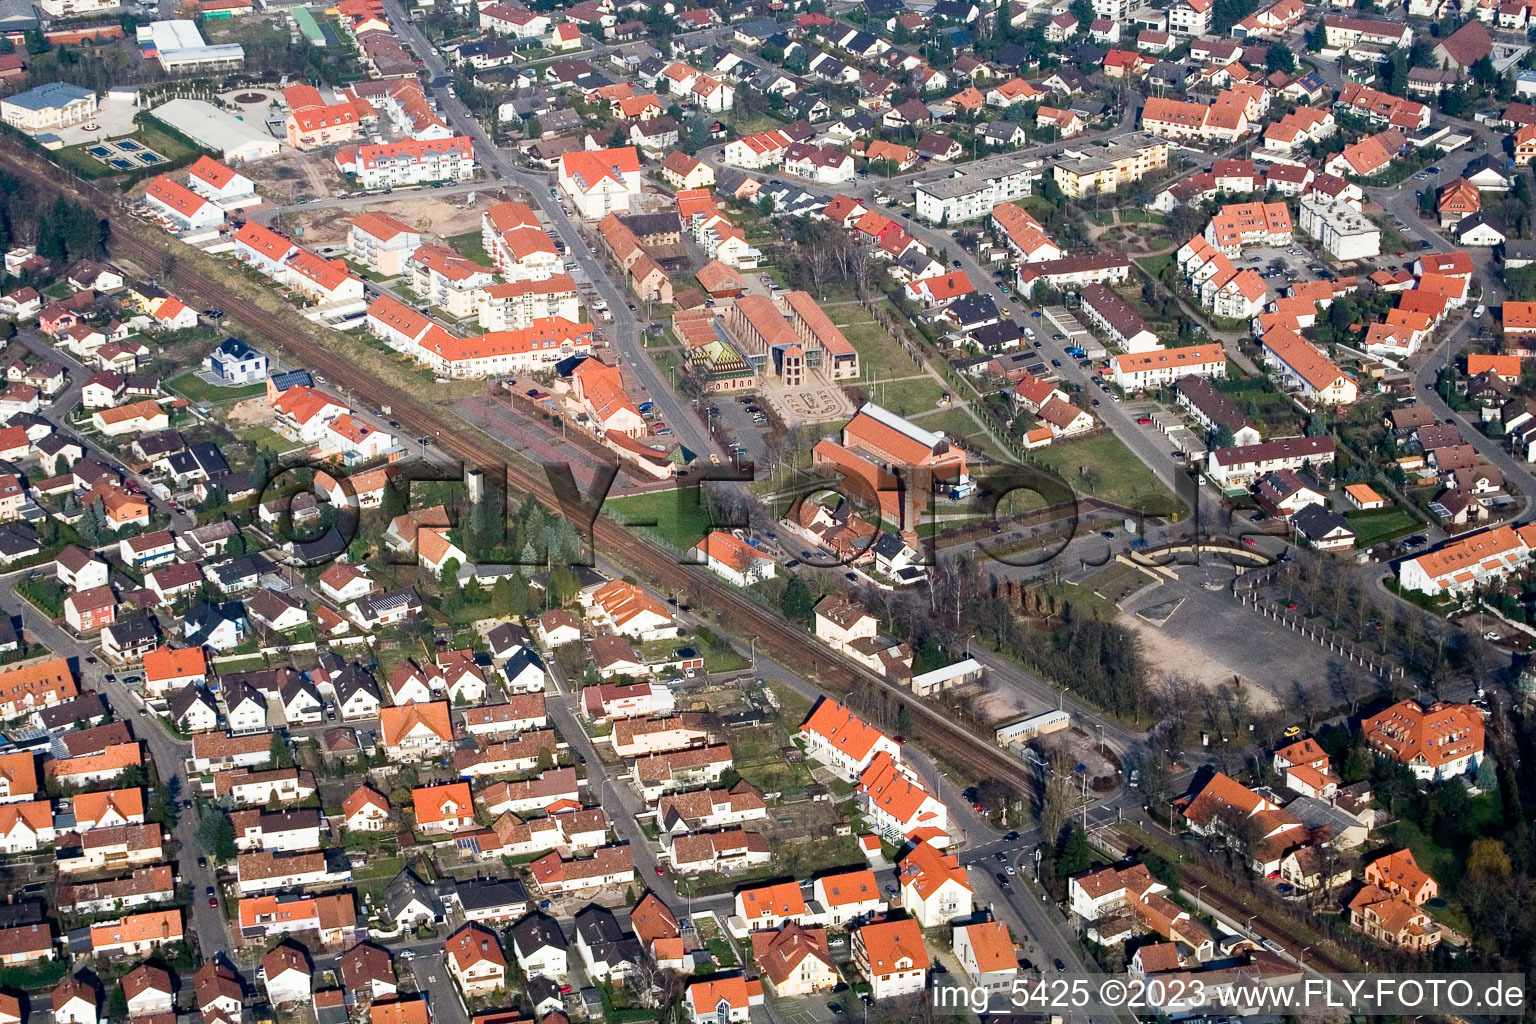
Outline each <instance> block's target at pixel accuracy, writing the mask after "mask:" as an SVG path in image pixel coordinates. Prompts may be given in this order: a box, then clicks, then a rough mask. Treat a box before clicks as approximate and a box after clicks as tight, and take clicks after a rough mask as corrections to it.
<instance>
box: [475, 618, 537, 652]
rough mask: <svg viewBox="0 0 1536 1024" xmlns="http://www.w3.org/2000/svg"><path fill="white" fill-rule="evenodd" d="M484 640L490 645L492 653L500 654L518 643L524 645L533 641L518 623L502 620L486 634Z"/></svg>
mask: <svg viewBox="0 0 1536 1024" xmlns="http://www.w3.org/2000/svg"><path fill="white" fill-rule="evenodd" d="M485 640H486V643H488V644H489V645H490V648H491V653H492V654H502V653H504V652H506V651H510V650H511V649H512V648H514V647H516V646H518V645H519V644H521V645H523V646H525V647H526V646H527V645H528V644H530V643H532V642H533V637H532V636H531V635H529V633H528V630H527V629H525V628H524V627H523V626H521V625H519V624H518V623H516V622H503V623H502V624H501V625H499V626H497V627H496V628H495V629H493V630H491V631H490V632H489V633H488V634H486V637H485Z"/></svg>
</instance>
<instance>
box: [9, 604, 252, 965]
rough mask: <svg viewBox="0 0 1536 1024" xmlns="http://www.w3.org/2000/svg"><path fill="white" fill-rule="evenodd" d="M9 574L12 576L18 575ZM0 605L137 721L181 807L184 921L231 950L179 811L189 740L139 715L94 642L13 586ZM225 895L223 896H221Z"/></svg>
mask: <svg viewBox="0 0 1536 1024" xmlns="http://www.w3.org/2000/svg"><path fill="white" fill-rule="evenodd" d="M15 576H16V574H14V573H13V574H10V576H8V577H7V578H8V579H14V578H15ZM0 609H3V610H4V611H5V613H6V614H9V615H12V616H20V617H21V620H22V623H23V626H24V627H25V629H26V632H27V634H28V635H29V636H30V637H31V638H32V639H33V641H34V642H37V643H40V644H42V645H43V646H45V647H47V648H48V650H49V651H50V652H52V653H53V654H54V655H56V656H58V657H62V658H68V659H69V660H70V662H71V664H72V665H73V666H74V669H75V675H76V678H77V680H78V683H79V686H80V689H81V690H82V691H83V690H95V691H96V692H97V693H99V694H101V695H102V696H103V697H105V698H106V700H107V702H108V703H109V704H110V705H111V706H112V710H113V711H114V712H115V713H116V714H117V716H118V717H119V718H121V719H124V720H125V721H128V722H130V723H132V726H133V731H134V734H135V735H136V736H137V737H138V738H139V739H141V740H143V741H144V742H145V744H146V745H147V748H148V749H147V759H148V760H149V761H151V762H153V763H154V765H155V768H156V770H157V771H158V772H159V773H160V778H161V780H162V782H163V783H164V784H165V786H166V789H167V792H168V794H169V795H170V797H171V798H172V800H173V801H174V802H175V805H176V807H177V808H178V815H179V816H178V818H177V822H176V827H175V828H174V829H172V830H171V839H172V841H173V842H174V843H175V844H176V846H177V847H178V850H177V855H176V862H177V868H178V870H179V871H180V874H181V876H182V878H183V880H184V881H185V882H186V884H187V886H188V887H189V888H190V890H191V892H192V906H191V917H190V920H188V921H186V922H185V927H186V929H187V931H188V932H189V933H190V934H192V935H195V936H196V938H197V943H198V948H199V949H200V950H201V952H202V956H203V958H204V959H208V958H210V957H212V956H213V955H214V954H215V953H220V952H222V953H226V954H227V953H228V952H229V950H230V943H229V937H228V933H227V932H226V929H225V922H224V915H223V913H222V912H221V911H220V910H219V909H217V908H215V907H210V906H209V905H208V897H207V896H206V895H205V894H204V893H205V890H206V888H207V887H208V886H210V885H214V884H215V878H214V875H213V872H212V870H211V868H205V867H199V866H198V863H197V858H198V856H200V855H201V854H202V852H203V851H202V849H201V848H200V847H199V846H198V844H197V816H196V813H195V812H193V811H182V810H180V807H181V801H182V799H183V798H185V797H190V796H191V795H192V794H191V793H190V792H188V790H187V783H186V776H185V772H184V770H183V767H182V765H183V763H184V762H185V761H186V759H187V757H188V756H190V755H191V753H192V745H191V744H190V743H182V742H180V741H178V740H176V739H174V738H173V737H171V735H170V734H169V733H167V732H166V731H165V730H164V729H163V728H162V727H161V726H160V725H159V723H158V722H155V721H153V720H151V719H150V718H149V717H148V716H147V715H143V714H138V713H137V709H138V708H139V703H138V701H137V699H136V698H134V697H133V696H132V695H131V694H130V693H129V691H128V688H127V687H126V686H124V685H123V684H122V683H121V682H120V681H117V680H112V681H108V680H107V679H106V674H107V672H108V666H107V665H105V664H103V663H101V662H97V663H96V664H91V663H90V662H88V661H87V660H86V659H87V658H91V657H93V656H92V654H91V649H92V645H91V644H89V643H82V642H80V641H77V640H76V639H75V638H74V637H73V636H71V635H70V634H69V633H68V632H67V631H66V630H64V629H61V628H60V627H58V626H55V625H54V624H53V623H52V622H50V621H49V620H48V619H47V618H46V617H45V616H44V615H43V614H42V613H41V612H39V611H38V610H37V609H36V608H35V607H33V605H32V604H31V602H29V601H27V600H26V599H24V598H22V597H19V596H18V595H17V594H16V592H15V589H14V587H11V586H5V587H0ZM221 898H222V897H221Z"/></svg>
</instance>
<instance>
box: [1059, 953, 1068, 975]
mask: <svg viewBox="0 0 1536 1024" xmlns="http://www.w3.org/2000/svg"><path fill="white" fill-rule="evenodd" d="M1066 969H1067V965H1066V964H1065V963H1063V962H1062V961H1061V959H1060V958H1059V957H1058V958H1057V960H1056V973H1058V974H1060V973H1061V972H1062V971H1065V970H1066Z"/></svg>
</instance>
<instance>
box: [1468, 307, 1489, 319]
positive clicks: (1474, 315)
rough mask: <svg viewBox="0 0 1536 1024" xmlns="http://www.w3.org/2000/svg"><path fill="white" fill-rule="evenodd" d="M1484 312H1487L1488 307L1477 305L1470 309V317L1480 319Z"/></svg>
mask: <svg viewBox="0 0 1536 1024" xmlns="http://www.w3.org/2000/svg"><path fill="white" fill-rule="evenodd" d="M1486 312H1488V307H1487V306H1478V307H1477V308H1476V309H1474V310H1473V311H1472V319H1473V320H1481V319H1482V317H1483V314H1484V313H1486Z"/></svg>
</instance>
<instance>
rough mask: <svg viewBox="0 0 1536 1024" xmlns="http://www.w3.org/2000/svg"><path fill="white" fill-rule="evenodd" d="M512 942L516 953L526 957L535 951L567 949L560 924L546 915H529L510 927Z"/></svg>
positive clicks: (567, 944) (567, 945) (568, 946)
mask: <svg viewBox="0 0 1536 1024" xmlns="http://www.w3.org/2000/svg"><path fill="white" fill-rule="evenodd" d="M512 942H513V945H514V946H515V947H516V949H517V951H518V952H519V953H521V954H522V955H523V956H527V955H528V954H529V953H532V952H533V951H534V950H536V949H543V948H545V947H548V948H550V949H561V950H563V949H569V948H570V944H569V943H568V942H567V941H566V938H565V933H564V932H563V931H561V930H560V922H558V921H556V920H555V919H554V918H552V917H550V916H549V915H547V914H529V915H528V916H527V917H525V918H523V919H522V920H521V921H519V922H517V924H515V925H513V926H512Z"/></svg>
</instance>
